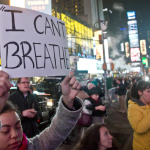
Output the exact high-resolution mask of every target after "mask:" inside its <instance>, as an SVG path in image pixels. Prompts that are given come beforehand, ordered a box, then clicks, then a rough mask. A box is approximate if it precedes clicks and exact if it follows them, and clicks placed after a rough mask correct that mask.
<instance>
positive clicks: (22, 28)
mask: <svg viewBox="0 0 150 150" xmlns="http://www.w3.org/2000/svg"><path fill="white" fill-rule="evenodd" d="M0 20H1V21H0V49H1V58H2V70H3V71H5V72H7V73H8V74H9V75H10V77H11V78H14V77H33V76H63V75H68V73H69V70H70V69H69V68H70V62H69V53H68V48H67V38H66V29H65V23H64V22H62V21H61V20H59V19H57V18H55V17H53V16H50V15H47V14H44V13H40V12H37V11H33V10H28V9H24V8H18V7H11V6H7V5H0Z"/></svg>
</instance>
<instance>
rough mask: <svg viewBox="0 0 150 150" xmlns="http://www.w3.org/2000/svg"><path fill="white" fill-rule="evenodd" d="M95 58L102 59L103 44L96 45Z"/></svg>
mask: <svg viewBox="0 0 150 150" xmlns="http://www.w3.org/2000/svg"><path fill="white" fill-rule="evenodd" d="M96 59H103V45H102V44H99V45H96Z"/></svg>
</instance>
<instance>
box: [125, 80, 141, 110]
mask: <svg viewBox="0 0 150 150" xmlns="http://www.w3.org/2000/svg"><path fill="white" fill-rule="evenodd" d="M140 80H142V78H141V77H138V78H137V77H133V78H132V83H131V85H130V86H129V89H128V90H127V91H126V95H125V101H126V109H127V108H128V101H129V100H130V99H131V93H130V89H131V87H132V85H133V84H134V83H136V82H139V81H140Z"/></svg>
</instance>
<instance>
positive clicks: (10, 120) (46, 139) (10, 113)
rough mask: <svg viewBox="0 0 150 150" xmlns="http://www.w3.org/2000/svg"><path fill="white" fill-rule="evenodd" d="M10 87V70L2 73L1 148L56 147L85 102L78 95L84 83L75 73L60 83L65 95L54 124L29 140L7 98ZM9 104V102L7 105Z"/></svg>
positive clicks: (36, 149)
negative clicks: (80, 81)
mask: <svg viewBox="0 0 150 150" xmlns="http://www.w3.org/2000/svg"><path fill="white" fill-rule="evenodd" d="M10 87H11V84H10V82H9V76H8V74H7V73H5V72H3V71H1V72H0V125H1V126H0V149H1V150H14V149H15V150H54V149H56V148H57V147H58V146H59V145H60V143H61V142H62V141H63V140H64V139H65V138H66V137H67V136H68V134H69V133H70V131H71V130H72V128H73V127H74V125H75V124H76V122H77V119H78V118H79V116H80V112H81V111H82V105H83V103H82V101H81V100H80V99H79V98H77V97H76V95H77V93H78V91H79V90H80V87H81V85H80V84H79V82H78V81H77V80H76V78H75V77H73V72H71V73H70V75H69V76H67V77H66V78H65V79H64V80H63V82H62V83H61V87H62V94H63V96H62V97H61V98H60V101H59V106H58V108H57V111H56V115H55V116H54V118H53V119H52V122H51V125H50V126H49V127H48V128H46V129H45V130H44V131H43V132H41V133H40V134H39V135H37V136H35V137H34V138H32V139H28V138H27V137H26V136H25V135H24V134H23V130H22V127H21V120H20V118H19V115H18V114H17V111H16V110H15V109H14V106H13V105H12V104H10V101H9V102H7V103H6V101H7V99H8V91H9V89H10ZM5 103H6V104H5Z"/></svg>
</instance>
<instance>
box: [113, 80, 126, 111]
mask: <svg viewBox="0 0 150 150" xmlns="http://www.w3.org/2000/svg"><path fill="white" fill-rule="evenodd" d="M116 82H117V87H116V88H117V89H116V92H115V94H118V96H119V105H120V110H119V112H121V113H125V112H126V111H125V94H126V86H125V85H124V84H122V83H121V79H119V78H118V79H116Z"/></svg>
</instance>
